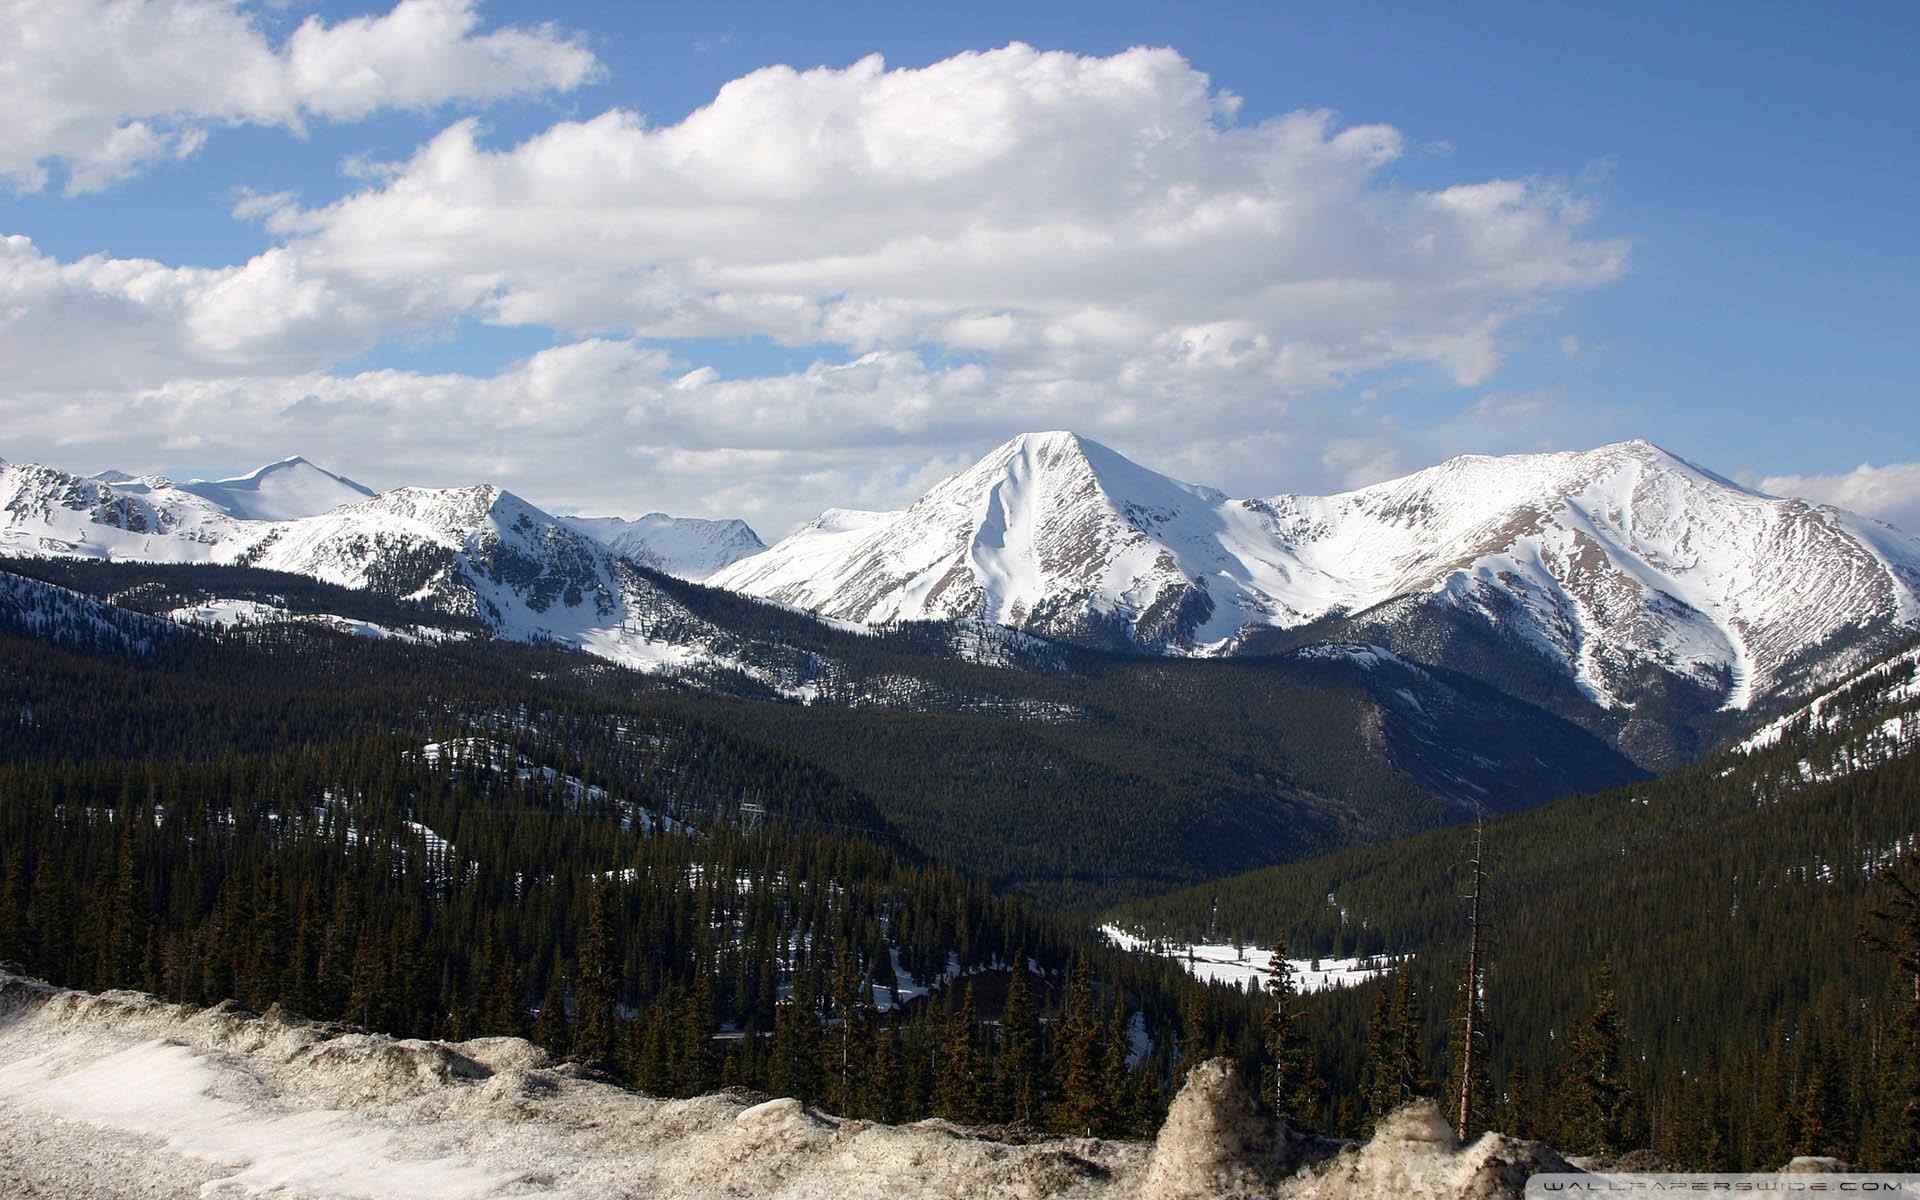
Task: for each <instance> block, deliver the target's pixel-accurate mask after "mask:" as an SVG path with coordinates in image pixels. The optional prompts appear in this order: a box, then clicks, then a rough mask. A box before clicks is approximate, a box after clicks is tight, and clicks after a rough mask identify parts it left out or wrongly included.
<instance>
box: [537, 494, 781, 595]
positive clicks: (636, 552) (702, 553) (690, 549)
mask: <svg viewBox="0 0 1920 1200" xmlns="http://www.w3.org/2000/svg"><path fill="white" fill-rule="evenodd" d="M561 520H563V521H565V522H566V523H567V525H568V526H569V527H570V528H572V529H574V530H576V531H577V532H580V533H584V534H586V535H587V536H588V537H590V538H592V539H593V540H594V541H596V542H599V543H600V544H601V545H603V546H605V547H607V549H609V550H611V551H613V552H614V553H615V554H618V555H620V556H621V557H622V558H630V559H632V560H633V561H634V562H637V563H639V564H640V565H642V566H645V567H651V568H653V569H654V570H656V571H661V572H664V573H666V574H668V575H677V576H679V577H680V578H681V579H690V580H693V581H694V582H696V583H698V582H701V581H702V580H705V579H707V578H709V577H711V576H712V575H713V574H714V572H716V571H719V570H720V569H721V568H723V567H727V566H730V565H732V564H733V563H736V562H739V561H740V560H741V559H743V558H746V557H747V556H748V555H752V554H758V553H760V552H761V551H762V550H765V549H766V548H767V544H766V543H765V542H763V541H761V540H760V535H759V534H757V533H755V532H754V531H753V529H752V527H751V526H749V525H748V524H747V523H746V522H745V521H740V520H722V521H711V520H704V519H702V518H699V517H670V516H668V515H667V514H666V513H658V512H653V513H648V514H647V515H646V516H644V517H641V518H640V519H639V520H636V521H629V520H625V519H623V518H621V517H577V516H576V517H562V518H561Z"/></svg>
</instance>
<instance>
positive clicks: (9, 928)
mask: <svg viewBox="0 0 1920 1200" xmlns="http://www.w3.org/2000/svg"><path fill="white" fill-rule="evenodd" d="M33 957H34V954H33V931H32V927H31V926H30V925H29V924H28V922H27V847H26V845H25V843H24V841H16V842H15V843H14V844H13V846H12V847H10V848H9V849H8V851H7V861H6V867H5V872H4V874H0V962H14V963H21V964H26V963H29V962H31V961H32V960H33Z"/></svg>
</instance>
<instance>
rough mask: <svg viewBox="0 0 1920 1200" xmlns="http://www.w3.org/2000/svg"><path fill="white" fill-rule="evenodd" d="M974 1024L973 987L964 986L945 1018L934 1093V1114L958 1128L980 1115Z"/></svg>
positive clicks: (976, 1022) (977, 1049)
mask: <svg viewBox="0 0 1920 1200" xmlns="http://www.w3.org/2000/svg"><path fill="white" fill-rule="evenodd" d="M977 1024H978V1019H977V1017H976V1016H975V1011H974V1006H973V984H972V983H968V984H967V986H966V987H965V988H964V989H962V992H961V1000H960V1004H959V1006H958V1007H957V1008H955V1009H954V1010H953V1012H952V1013H951V1014H949V1015H948V1017H947V1022H946V1035H945V1039H944V1041H943V1043H942V1052H941V1061H940V1078H939V1083H938V1085H937V1087H936V1090H935V1112H936V1113H938V1115H940V1116H943V1117H945V1118H946V1119H947V1120H949V1121H953V1122H956V1123H958V1124H961V1125H970V1124H972V1123H973V1122H975V1121H977V1120H978V1119H979V1116H980V1111H979V1109H980V1069H979V1048H978V1047H977V1046H976V1045H975V1032H976V1026H977Z"/></svg>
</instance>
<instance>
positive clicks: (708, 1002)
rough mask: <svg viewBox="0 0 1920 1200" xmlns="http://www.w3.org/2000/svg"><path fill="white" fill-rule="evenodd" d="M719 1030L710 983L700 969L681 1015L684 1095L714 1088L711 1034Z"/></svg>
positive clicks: (683, 1001) (681, 1069)
mask: <svg viewBox="0 0 1920 1200" xmlns="http://www.w3.org/2000/svg"><path fill="white" fill-rule="evenodd" d="M718 1029H719V1023H718V1021H716V1020H715V1018H714V1014H713V980H712V978H711V977H710V976H709V975H708V974H707V973H706V971H705V970H701V971H699V972H698V973H697V974H695V975H694V978H693V986H692V987H690V988H688V989H687V991H686V995H685V998H684V999H683V1000H682V1009H681V1014H680V1042H681V1049H680V1054H679V1058H680V1076H681V1090H683V1091H684V1092H685V1093H686V1094H687V1095H690V1096H697V1095H700V1094H701V1093H703V1092H706V1091H709V1090H710V1089H711V1088H712V1087H713V1084H714V1078H715V1075H716V1072H715V1070H714V1062H713V1035H714V1034H715V1033H716V1032H718Z"/></svg>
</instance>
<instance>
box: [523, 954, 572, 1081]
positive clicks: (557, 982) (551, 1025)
mask: <svg viewBox="0 0 1920 1200" xmlns="http://www.w3.org/2000/svg"><path fill="white" fill-rule="evenodd" d="M533 1040H534V1041H535V1042H537V1043H538V1044H540V1045H541V1046H544V1047H546V1050H547V1053H549V1054H551V1055H553V1057H555V1058H557V1059H558V1058H566V1057H567V1056H568V1055H569V1054H571V1053H572V1052H573V1022H572V1021H571V1020H570V1019H569V1018H568V1016H567V970H566V967H564V966H563V965H561V964H559V963H557V962H556V963H555V964H554V965H553V966H552V967H551V968H550V969H549V970H548V971H547V994H546V996H545V997H544V998H542V999H541V1001H540V1012H539V1014H538V1015H537V1016H536V1017H535V1018H534V1021H533Z"/></svg>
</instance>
